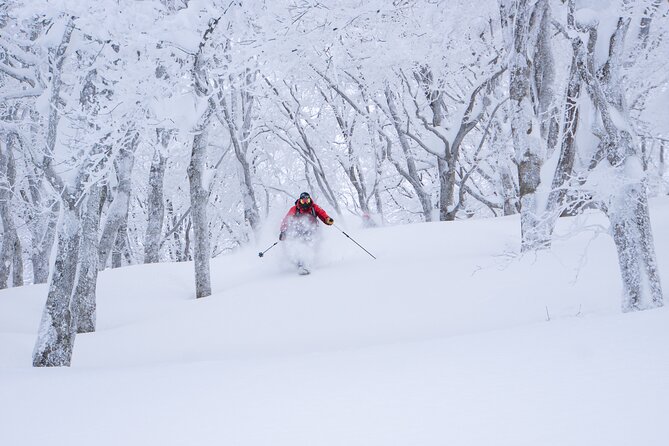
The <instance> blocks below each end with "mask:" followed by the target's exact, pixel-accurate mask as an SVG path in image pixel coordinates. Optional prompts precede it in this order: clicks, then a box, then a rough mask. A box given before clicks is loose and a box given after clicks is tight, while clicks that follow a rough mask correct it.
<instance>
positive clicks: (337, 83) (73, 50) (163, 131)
mask: <svg viewBox="0 0 669 446" xmlns="http://www.w3.org/2000/svg"><path fill="white" fill-rule="evenodd" d="M89 3H90V4H89ZM73 5H77V6H76V7H75V6H73ZM35 11H36V9H35V8H34V5H31V3H30V2H29V1H22V0H8V1H0V98H1V101H0V221H1V223H2V224H1V228H2V245H1V250H0V260H1V262H0V288H6V287H11V286H21V285H24V284H30V283H34V284H39V283H48V298H47V302H46V306H45V309H44V313H43V318H42V321H41V324H40V331H39V335H38V340H37V343H36V345H35V351H34V355H33V363H34V365H35V366H62V365H69V364H70V360H71V356H72V349H73V345H74V340H75V337H76V334H77V333H84V332H90V331H94V330H95V312H96V305H95V301H96V299H95V289H96V280H97V275H98V272H99V271H101V270H104V269H106V268H110V267H111V268H115V267H120V266H124V265H132V264H139V263H155V262H164V261H194V265H195V268H194V270H195V287H194V293H193V295H194V296H197V297H205V296H208V295H209V294H210V293H211V283H210V273H209V261H210V259H211V258H212V257H214V256H217V255H221V254H224V253H226V252H230V251H231V250H234V249H235V248H237V247H239V246H243V245H246V244H249V243H254V242H255V241H256V239H257V236H258V231H259V230H260V228H261V227H262V225H263V224H264V223H265V222H269V223H270V224H276V221H272V220H271V218H268V216H270V215H272V212H273V211H275V210H277V209H283V208H284V207H285V205H286V204H287V203H290V202H292V200H294V198H295V194H296V193H299V192H300V191H301V190H309V191H311V192H312V195H313V196H315V197H317V198H318V200H319V201H320V202H322V203H324V204H326V205H327V206H328V208H330V209H331V210H332V212H333V213H336V214H338V215H345V216H347V217H348V218H353V216H357V217H359V218H364V219H368V220H370V221H373V222H375V223H376V224H378V225H381V224H406V223H412V222H431V221H452V220H463V219H471V218H492V217H502V216H508V215H513V214H520V217H519V224H520V229H521V237H522V239H521V240H519V241H518V245H519V250H522V251H523V252H530V251H536V250H543V249H550V246H551V240H552V237H553V231H554V228H555V225H556V222H557V220H558V218H559V217H561V216H565V215H575V214H578V213H580V212H584V211H588V212H591V211H594V212H602V213H603V214H605V215H606V216H607V218H608V220H609V221H610V234H611V236H612V239H613V241H614V243H615V246H616V249H617V255H618V261H619V264H620V272H621V276H620V277H621V279H620V280H621V281H622V283H623V289H624V297H623V302H622V309H623V311H630V310H642V309H648V308H653V307H658V306H661V305H662V287H661V284H660V279H659V275H658V273H657V267H656V258H655V253H654V243H653V235H652V231H651V227H650V218H649V205H648V203H649V198H652V197H653V196H655V195H658V194H667V193H668V192H669V186H668V184H667V174H666V167H667V166H666V162H667V157H669V112H667V107H666V100H667V99H669V93H668V89H669V78H668V77H667V72H668V70H667V68H668V66H667V65H668V63H669V20H667V19H668V18H669V4H668V3H667V2H666V1H662V0H639V1H629V0H607V1H604V0H602V1H576V0H498V1H495V0H486V1H482V2H469V1H465V0H455V1H449V2H439V1H431V0H401V1H400V0H396V1H393V2H383V1H362V0H360V1H357V0H347V1H333V2H315V1H310V0H300V1H295V0H289V1H282V0H278V1H261V2H236V1H230V0H213V1H197V0H190V1H189V0H160V1H159V0H146V1H142V2H137V1H134V0H119V1H114V2H80V4H78V3H77V2H70V3H68V2H62V4H61V3H60V2H53V3H49V4H48V5H45V7H44V8H43V10H42V11H40V12H35ZM444 269H445V270H447V265H444Z"/></svg>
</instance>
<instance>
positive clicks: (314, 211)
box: [281, 203, 330, 232]
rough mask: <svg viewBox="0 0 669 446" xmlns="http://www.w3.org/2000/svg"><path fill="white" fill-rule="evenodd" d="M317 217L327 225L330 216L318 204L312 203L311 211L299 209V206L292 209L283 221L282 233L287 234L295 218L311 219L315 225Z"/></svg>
mask: <svg viewBox="0 0 669 446" xmlns="http://www.w3.org/2000/svg"><path fill="white" fill-rule="evenodd" d="M316 217H318V218H319V219H320V220H321V221H322V222H323V223H327V221H328V219H329V218H330V216H329V215H328V214H327V212H325V211H324V210H323V208H321V207H320V206H319V205H317V204H316V203H312V204H311V206H310V207H309V209H299V208H298V207H297V205H295V206H293V207H292V208H290V210H289V211H288V213H287V214H286V216H285V217H283V221H281V232H285V231H286V229H288V223H289V222H290V220H291V219H293V218H310V219H312V221H313V222H314V223H316Z"/></svg>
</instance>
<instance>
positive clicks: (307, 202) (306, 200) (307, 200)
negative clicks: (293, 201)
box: [300, 197, 311, 206]
mask: <svg viewBox="0 0 669 446" xmlns="http://www.w3.org/2000/svg"><path fill="white" fill-rule="evenodd" d="M310 204H311V198H309V197H306V198H300V205H302V206H309V205H310Z"/></svg>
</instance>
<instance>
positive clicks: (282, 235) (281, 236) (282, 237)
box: [279, 231, 286, 241]
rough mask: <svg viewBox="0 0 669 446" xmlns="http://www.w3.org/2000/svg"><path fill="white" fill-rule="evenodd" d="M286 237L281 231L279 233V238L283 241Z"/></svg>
mask: <svg viewBox="0 0 669 446" xmlns="http://www.w3.org/2000/svg"><path fill="white" fill-rule="evenodd" d="M285 239H286V233H285V232H283V231H281V234H279V240H281V241H283V240H285Z"/></svg>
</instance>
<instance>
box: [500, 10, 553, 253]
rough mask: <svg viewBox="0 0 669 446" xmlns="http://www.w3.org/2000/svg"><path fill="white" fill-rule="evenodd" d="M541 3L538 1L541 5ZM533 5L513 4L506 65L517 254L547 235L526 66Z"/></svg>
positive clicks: (535, 123) (535, 246)
mask: <svg viewBox="0 0 669 446" xmlns="http://www.w3.org/2000/svg"><path fill="white" fill-rule="evenodd" d="M543 1H544V0H541V2H543ZM536 8H538V6H537V5H535V6H534V7H533V8H532V9H531V8H530V7H529V6H528V1H527V0H517V1H516V12H517V15H516V22H515V24H514V28H513V48H512V54H511V58H510V63H509V69H510V73H511V79H510V83H509V98H510V101H511V133H512V136H513V145H514V148H515V151H516V159H517V160H518V162H519V164H518V184H519V192H520V194H519V195H520V197H519V198H520V227H521V237H522V240H521V251H523V252H526V251H531V250H535V249H540V248H543V247H545V245H546V242H547V240H548V238H547V235H546V234H544V233H543V231H542V230H541V227H540V225H541V221H542V220H541V215H540V214H541V211H540V210H539V209H538V202H537V196H536V194H537V189H538V188H539V183H540V182H541V167H542V165H543V161H544V160H543V153H542V152H543V150H542V141H541V125H540V121H539V119H538V117H537V116H536V114H535V111H534V110H535V107H534V103H533V96H532V93H531V89H532V78H531V74H532V70H531V68H532V65H531V62H530V56H529V54H530V51H531V48H530V44H529V42H530V41H531V40H532V39H531V33H534V32H536V26H537V24H536V23H534V21H535V20H536V19H537V15H536V14H535V13H536Z"/></svg>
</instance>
